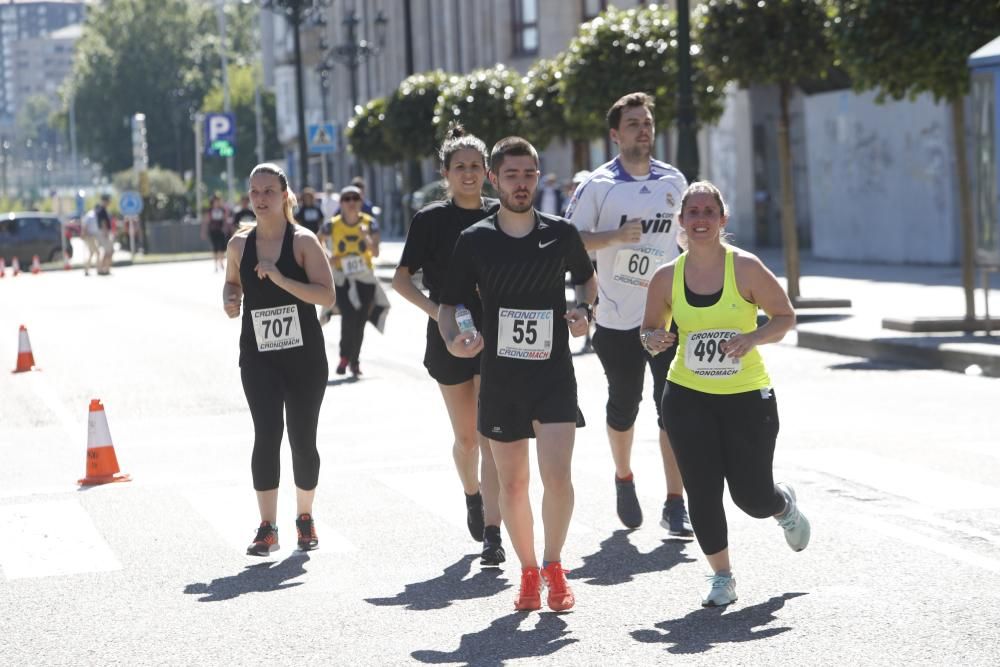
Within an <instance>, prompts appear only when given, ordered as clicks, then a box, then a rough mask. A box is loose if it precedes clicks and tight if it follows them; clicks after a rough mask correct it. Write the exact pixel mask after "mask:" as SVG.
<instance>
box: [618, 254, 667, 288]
mask: <svg viewBox="0 0 1000 667" xmlns="http://www.w3.org/2000/svg"><path fill="white" fill-rule="evenodd" d="M665 258H666V251H664V250H660V249H659V248H651V247H649V246H643V247H641V248H622V249H621V250H619V251H618V252H617V253H616V254H615V264H614V268H613V270H612V272H611V278H612V280H614V281H615V282H616V283H622V284H625V285H632V286H634V287H649V279H650V278H651V277H652V276H653V272H654V271H656V268H657V267H658V266H660V264H662V263H663V260H664V259H665Z"/></svg>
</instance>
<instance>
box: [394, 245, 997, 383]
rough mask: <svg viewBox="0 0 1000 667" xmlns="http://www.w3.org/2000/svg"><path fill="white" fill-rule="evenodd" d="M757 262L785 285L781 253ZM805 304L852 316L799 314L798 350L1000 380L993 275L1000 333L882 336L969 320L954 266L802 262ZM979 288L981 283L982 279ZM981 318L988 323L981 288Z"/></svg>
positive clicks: (769, 252)
mask: <svg viewBox="0 0 1000 667" xmlns="http://www.w3.org/2000/svg"><path fill="white" fill-rule="evenodd" d="M402 252H403V243H402V241H385V242H383V243H382V244H381V254H380V256H379V258H378V260H377V262H376V273H378V275H379V277H380V278H381V279H383V280H389V279H391V277H392V273H393V271H394V270H395V267H396V265H397V263H398V262H399V257H400V255H401V254H402ZM757 254H758V256H760V258H761V259H762V260H763V261H764V262H765V264H767V266H768V267H769V268H770V269H771V270H772V271H774V272H775V274H776V275H777V276H778V278H779V279H781V280H782V281H783V280H784V261H783V259H782V256H781V250H780V249H779V248H764V249H760V250H759V251H757ZM801 266H802V268H801V271H802V278H801V281H800V288H801V292H802V296H803V297H824V298H845V299H850V300H851V307H850V308H831V309H800V310H799V311H798V313H797V315H798V326H797V327H796V332H797V339H798V345H799V346H800V347H806V348H810V349H814V350H822V351H826V352H833V353H836V354H844V355H849V356H853V357H863V358H866V359H871V360H873V361H877V362H889V363H899V364H905V365H908V366H916V367H921V368H941V369H945V370H951V371H956V372H966V373H969V374H970V375H980V374H981V375H986V376H990V377H1000V276H997V275H996V274H994V275H993V280H992V290H991V294H990V297H991V298H990V314H991V316H992V317H993V318H995V319H996V320H997V330H996V331H994V332H993V335H991V336H987V335H986V334H985V333H984V332H977V333H975V334H964V333H958V332H956V333H909V332H903V331H892V330H889V329H884V328H882V320H883V319H884V318H901V319H906V318H914V317H956V318H960V317H962V316H963V315H964V313H965V297H964V292H963V290H962V286H961V285H962V276H961V270H960V269H959V267H957V266H944V267H942V266H909V265H907V266H899V265H893V264H862V263H852V262H839V261H826V260H821V259H816V258H814V257H812V256H811V255H803V256H802V258H801ZM977 280H978V275H977ZM976 312H977V314H978V315H979V316H982V315H984V309H983V292H982V289H979V286H978V285H977V289H976Z"/></svg>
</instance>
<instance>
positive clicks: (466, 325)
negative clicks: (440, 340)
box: [455, 303, 476, 333]
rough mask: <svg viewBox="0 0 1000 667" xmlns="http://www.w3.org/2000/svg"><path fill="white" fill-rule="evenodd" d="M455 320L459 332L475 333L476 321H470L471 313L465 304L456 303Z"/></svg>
mask: <svg viewBox="0 0 1000 667" xmlns="http://www.w3.org/2000/svg"><path fill="white" fill-rule="evenodd" d="M455 322H456V323H457V324H458V330H459V332H460V333H475V332H476V323H475V322H473V321H472V313H470V312H469V309H468V308H466V307H465V304H461V303H460V304H458V306H457V307H456V308H455Z"/></svg>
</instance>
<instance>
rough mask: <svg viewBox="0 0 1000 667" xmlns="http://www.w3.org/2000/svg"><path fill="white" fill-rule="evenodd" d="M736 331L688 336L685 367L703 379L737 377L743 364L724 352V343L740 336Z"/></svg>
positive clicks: (715, 330)
mask: <svg viewBox="0 0 1000 667" xmlns="http://www.w3.org/2000/svg"><path fill="white" fill-rule="evenodd" d="M739 333H740V332H739V331H738V330H736V329H706V330H704V331H694V332H691V333H689V334H688V337H687V341H686V342H685V344H684V365H685V366H686V367H687V368H688V370H690V371H692V372H694V373H697V374H698V375H701V376H702V377H728V376H730V375H736V374H737V373H739V371H740V368H742V363H741V362H740V360H739V359H736V358H735V357H730V356H728V355H727V354H726V353H725V352H723V351H722V343H723V342H725V341H727V340H729V339H730V338H732V337H733V336H737V335H739Z"/></svg>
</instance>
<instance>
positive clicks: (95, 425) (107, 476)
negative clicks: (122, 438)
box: [77, 398, 132, 486]
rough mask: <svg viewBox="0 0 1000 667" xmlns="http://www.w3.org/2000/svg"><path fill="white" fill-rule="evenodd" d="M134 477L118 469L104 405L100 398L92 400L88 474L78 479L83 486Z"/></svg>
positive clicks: (88, 421)
mask: <svg viewBox="0 0 1000 667" xmlns="http://www.w3.org/2000/svg"><path fill="white" fill-rule="evenodd" d="M130 481H132V478H131V477H129V476H128V475H123V474H122V473H121V472H120V471H119V469H118V457H116V456H115V446H114V445H113V444H111V431H110V430H108V418H107V416H105V414H104V406H103V405H101V401H100V399H98V398H94V399H91V401H90V415H89V417H88V419H87V476H86V477H84V478H83V479H81V480H78V482H77V483H78V484H80V485H81V486H94V485H96V484H109V483H111V482H130Z"/></svg>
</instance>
